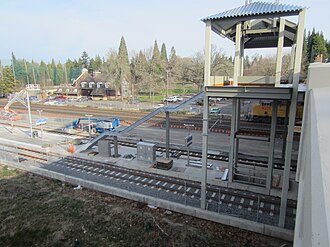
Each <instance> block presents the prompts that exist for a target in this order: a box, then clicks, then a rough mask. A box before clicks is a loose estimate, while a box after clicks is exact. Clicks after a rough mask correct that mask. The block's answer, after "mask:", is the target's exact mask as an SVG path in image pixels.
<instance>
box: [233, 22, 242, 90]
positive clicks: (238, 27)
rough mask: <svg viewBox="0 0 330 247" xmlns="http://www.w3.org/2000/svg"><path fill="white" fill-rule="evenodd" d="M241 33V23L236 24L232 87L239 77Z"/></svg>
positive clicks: (235, 84)
mask: <svg viewBox="0 0 330 247" xmlns="http://www.w3.org/2000/svg"><path fill="white" fill-rule="evenodd" d="M241 31H242V23H237V24H236V39H235V61H234V78H233V79H234V86H237V84H238V83H237V81H238V76H239V75H240V67H241V64H240V57H241Z"/></svg>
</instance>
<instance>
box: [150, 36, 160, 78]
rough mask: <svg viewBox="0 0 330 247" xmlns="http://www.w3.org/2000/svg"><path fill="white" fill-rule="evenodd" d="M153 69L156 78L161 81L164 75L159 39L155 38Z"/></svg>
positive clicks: (152, 58) (152, 59)
mask: <svg viewBox="0 0 330 247" xmlns="http://www.w3.org/2000/svg"><path fill="white" fill-rule="evenodd" d="M151 70H152V75H153V77H154V80H155V81H159V78H160V77H161V76H162V65H161V59H160V52H159V48H158V44H157V40H155V43H154V48H153V51H152V57H151Z"/></svg>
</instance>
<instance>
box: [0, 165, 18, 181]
mask: <svg viewBox="0 0 330 247" xmlns="http://www.w3.org/2000/svg"><path fill="white" fill-rule="evenodd" d="M18 175H20V172H19V171H18V170H16V169H14V168H10V167H8V166H4V165H0V179H1V178H9V177H15V176H18Z"/></svg>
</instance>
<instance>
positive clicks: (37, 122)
mask: <svg viewBox="0 0 330 247" xmlns="http://www.w3.org/2000/svg"><path fill="white" fill-rule="evenodd" d="M37 112H39V120H37V121H36V125H40V133H41V134H40V137H41V138H42V136H43V127H42V126H43V125H44V124H46V123H47V118H44V119H42V118H41V113H42V110H37Z"/></svg>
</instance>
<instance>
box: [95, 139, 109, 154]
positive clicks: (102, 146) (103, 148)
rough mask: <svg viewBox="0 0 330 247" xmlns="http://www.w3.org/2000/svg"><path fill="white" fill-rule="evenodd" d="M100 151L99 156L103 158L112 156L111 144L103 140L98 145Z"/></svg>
mask: <svg viewBox="0 0 330 247" xmlns="http://www.w3.org/2000/svg"><path fill="white" fill-rule="evenodd" d="M97 145H98V149H99V155H100V156H102V157H110V156H111V144H110V142H109V141H107V140H101V141H98V143H97Z"/></svg>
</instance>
